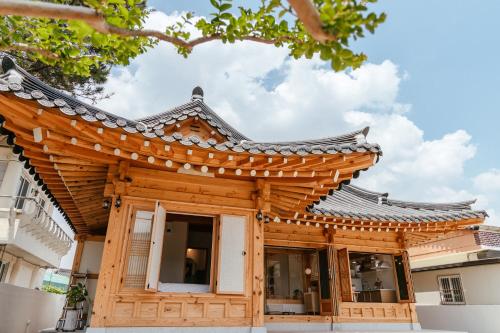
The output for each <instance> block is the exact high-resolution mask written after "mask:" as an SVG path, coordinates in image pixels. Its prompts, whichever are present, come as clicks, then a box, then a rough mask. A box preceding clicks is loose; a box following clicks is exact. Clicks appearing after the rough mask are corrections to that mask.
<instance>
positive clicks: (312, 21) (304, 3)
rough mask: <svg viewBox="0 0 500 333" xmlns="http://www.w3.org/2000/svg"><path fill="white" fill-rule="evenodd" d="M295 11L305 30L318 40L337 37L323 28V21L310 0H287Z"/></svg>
mask: <svg viewBox="0 0 500 333" xmlns="http://www.w3.org/2000/svg"><path fill="white" fill-rule="evenodd" d="M288 2H289V3H290V5H291V6H292V8H293V10H294V11H295V13H297V16H298V17H299V20H300V21H302V24H304V27H305V28H306V30H307V32H309V34H310V35H311V36H312V37H313V38H314V39H315V40H317V41H318V42H321V43H324V42H327V41H332V40H336V39H337V38H336V37H335V36H334V35H332V34H329V33H328V32H326V31H325V30H324V29H323V22H322V21H321V18H320V17H319V13H318V10H317V9H316V7H314V5H313V3H312V1H311V0H288Z"/></svg>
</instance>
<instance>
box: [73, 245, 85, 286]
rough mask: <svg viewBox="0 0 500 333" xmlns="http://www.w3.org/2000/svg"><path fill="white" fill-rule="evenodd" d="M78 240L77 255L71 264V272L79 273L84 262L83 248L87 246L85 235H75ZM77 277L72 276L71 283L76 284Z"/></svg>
mask: <svg viewBox="0 0 500 333" xmlns="http://www.w3.org/2000/svg"><path fill="white" fill-rule="evenodd" d="M75 240H76V249H75V257H74V258H73V265H72V266H71V273H72V274H74V273H78V271H79V270H80V263H81V262H82V254H83V248H84V246H85V235H81V236H79V235H77V236H76V237H75ZM74 283H75V278H74V277H73V276H72V277H71V278H70V280H69V284H70V285H71V284H74Z"/></svg>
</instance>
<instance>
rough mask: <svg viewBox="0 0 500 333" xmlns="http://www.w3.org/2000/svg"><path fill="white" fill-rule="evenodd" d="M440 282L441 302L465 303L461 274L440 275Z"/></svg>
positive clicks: (449, 303) (446, 303)
mask: <svg viewBox="0 0 500 333" xmlns="http://www.w3.org/2000/svg"><path fill="white" fill-rule="evenodd" d="M438 282H439V293H440V295H441V304H443V305H454V304H465V294H464V290H463V288H462V281H461V278H460V275H447V276H439V277H438Z"/></svg>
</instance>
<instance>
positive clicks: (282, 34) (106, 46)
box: [0, 0, 385, 89]
mask: <svg viewBox="0 0 500 333" xmlns="http://www.w3.org/2000/svg"><path fill="white" fill-rule="evenodd" d="M203 1H209V2H210V4H211V7H212V8H213V12H212V13H211V14H210V15H209V16H208V17H204V18H200V17H196V16H195V14H194V13H192V12H188V13H185V14H184V15H183V16H182V17H181V18H180V20H179V21H178V22H175V23H174V24H172V25H169V26H166V27H165V29H164V31H151V30H146V29H144V23H145V20H146V19H147V18H148V16H149V15H150V14H151V11H152V9H150V8H148V7H147V6H146V3H145V1H143V0H81V1H80V0H52V1H46V2H39V1H35V2H32V4H35V5H40V6H41V7H43V5H45V4H47V3H49V4H54V3H55V4H59V5H66V6H60V8H61V10H60V13H61V14H57V15H55V16H54V15H52V17H50V16H51V15H46V14H44V13H43V12H42V13H41V14H40V15H38V14H36V11H35V10H33V11H32V10H30V13H27V14H24V13H22V14H21V13H17V12H15V13H14V14H15V15H4V16H2V17H0V50H3V51H7V52H14V53H16V54H18V55H21V56H22V57H24V58H25V59H26V60H27V61H30V62H31V63H33V64H35V65H36V66H39V65H42V64H45V65H47V66H49V67H51V68H57V70H55V71H56V72H58V73H59V74H61V75H68V77H72V78H73V80H67V79H66V84H62V86H64V88H66V89H68V88H69V87H68V86H71V83H70V82H74V83H75V84H76V85H78V84H80V85H81V84H85V83H86V82H87V81H86V79H85V78H89V77H95V76H96V74H100V75H101V77H100V78H98V80H97V81H96V82H99V81H100V80H101V79H102V78H105V77H106V75H107V73H108V71H109V68H110V67H111V66H113V65H127V64H129V62H130V60H131V59H133V58H135V57H136V56H138V55H140V54H142V53H144V52H146V51H147V50H148V49H150V48H153V47H155V46H156V45H157V44H158V43H159V42H168V43H171V44H173V45H174V46H175V47H176V48H177V51H178V53H179V54H180V55H182V56H185V57H187V56H188V55H189V54H190V53H191V52H192V50H193V48H194V47H195V46H197V45H200V44H202V43H206V42H210V41H213V40H220V41H222V42H223V43H234V42H236V41H243V40H249V41H253V42H260V43H266V44H273V45H275V46H276V47H287V48H288V49H289V51H290V55H291V56H293V57H294V58H301V57H305V58H311V57H313V56H314V55H319V56H320V57H321V59H323V60H325V61H329V62H330V63H331V66H332V68H333V69H334V70H336V71H339V70H343V69H345V68H349V67H352V68H357V67H359V66H360V65H361V64H362V63H363V62H364V61H365V60H366V55H364V54H363V53H355V52H353V51H352V49H351V48H350V44H349V43H350V42H352V40H355V39H357V38H361V37H364V35H365V33H366V32H372V33H373V32H374V31H375V29H376V28H377V26H378V25H379V24H381V23H382V22H384V20H385V14H384V13H381V14H376V13H374V12H372V11H370V9H369V8H368V6H369V4H370V3H373V2H376V0H301V1H303V2H304V3H306V2H307V1H312V5H313V6H314V10H315V12H316V13H317V14H318V16H319V19H320V20H321V22H320V23H321V27H320V28H321V29H322V31H321V32H322V34H323V35H325V36H327V37H326V38H323V39H322V40H318V38H314V36H313V34H311V31H308V29H307V27H306V25H305V24H304V20H301V19H300V17H301V15H300V14H302V13H300V12H297V11H296V9H297V6H299V7H301V5H302V3H300V2H297V1H292V0H289V1H288V2H287V1H286V0H260V2H258V6H257V7H256V8H250V7H238V8H234V7H233V4H232V1H231V0H203ZM294 2H295V3H300V5H296V6H293V4H294ZM82 6H83V7H82ZM33 8H34V7H33ZM57 8H59V7H57ZM81 8H85V9H86V10H87V16H86V18H83V19H81V18H82V16H80V17H78V15H75V13H74V12H72V9H77V10H79V9H81ZM89 9H91V11H90V15H88V10H89ZM33 12H35V13H34V14H33ZM1 13H5V12H2V4H0V14H1ZM11 14H12V12H11ZM78 18H80V20H79V19H78ZM53 71H54V70H53ZM61 80H63V81H64V79H62V78H61ZM49 81H50V78H49ZM68 83H69V84H68ZM59 86H61V85H59Z"/></svg>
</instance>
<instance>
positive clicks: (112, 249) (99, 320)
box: [90, 197, 126, 327]
mask: <svg viewBox="0 0 500 333" xmlns="http://www.w3.org/2000/svg"><path fill="white" fill-rule="evenodd" d="M115 200H116V197H113V203H112V205H111V207H112V208H111V212H110V216H109V222H108V228H107V230H106V240H105V241H104V249H103V255H102V261H101V268H100V270H99V279H98V280H97V290H96V296H95V301H94V306H93V309H92V322H91V325H90V326H91V327H104V326H105V323H106V316H107V314H108V312H107V311H108V307H109V304H110V297H111V294H112V289H111V288H112V281H113V277H114V276H115V275H116V274H119V271H118V267H119V265H118V261H119V256H120V246H121V239H123V235H124V230H123V229H124V228H125V227H126V223H123V222H124V216H125V205H124V204H123V203H122V206H121V207H120V208H116V207H115Z"/></svg>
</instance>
